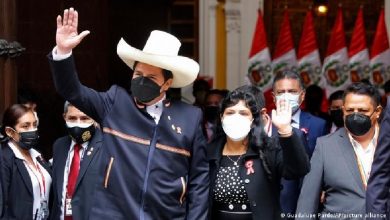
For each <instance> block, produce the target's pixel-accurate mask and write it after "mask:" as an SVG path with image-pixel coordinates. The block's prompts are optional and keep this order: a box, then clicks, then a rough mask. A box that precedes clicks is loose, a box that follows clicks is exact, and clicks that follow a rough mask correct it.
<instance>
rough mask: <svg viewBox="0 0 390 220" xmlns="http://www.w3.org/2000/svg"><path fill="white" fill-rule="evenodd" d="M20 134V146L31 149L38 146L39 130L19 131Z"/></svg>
mask: <svg viewBox="0 0 390 220" xmlns="http://www.w3.org/2000/svg"><path fill="white" fill-rule="evenodd" d="M19 136H20V138H19V142H17V143H18V145H19V147H21V148H23V149H25V150H30V149H31V148H36V147H37V146H38V141H39V134H38V130H35V131H25V132H19Z"/></svg>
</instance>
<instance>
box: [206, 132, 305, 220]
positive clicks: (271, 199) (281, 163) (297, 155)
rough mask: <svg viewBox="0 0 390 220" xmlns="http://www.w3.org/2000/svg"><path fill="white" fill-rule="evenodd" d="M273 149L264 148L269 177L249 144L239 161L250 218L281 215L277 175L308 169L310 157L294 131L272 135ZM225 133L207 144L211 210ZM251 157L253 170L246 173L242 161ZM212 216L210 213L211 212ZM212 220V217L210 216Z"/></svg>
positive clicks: (272, 219) (294, 175) (267, 218)
mask: <svg viewBox="0 0 390 220" xmlns="http://www.w3.org/2000/svg"><path fill="white" fill-rule="evenodd" d="M271 141H272V143H273V144H272V149H271V150H267V151H266V152H265V155H266V159H267V161H268V164H269V167H270V169H271V172H272V180H270V179H269V178H268V175H267V173H266V172H265V170H264V166H263V162H262V159H260V156H259V152H257V151H255V150H253V149H252V148H251V147H249V148H248V150H247V152H246V154H245V155H244V157H243V160H242V161H241V164H240V170H239V175H240V177H241V179H242V180H244V184H245V190H246V192H247V194H248V198H249V201H250V205H251V210H252V216H253V217H252V219H256V220H257V219H261V220H275V219H280V217H281V215H280V205H279V191H280V179H281V177H282V176H283V177H285V178H287V179H294V178H300V177H303V176H304V175H305V174H306V173H307V172H308V171H309V169H310V166H309V159H308V157H307V155H306V154H305V149H304V146H303V144H302V141H301V140H300V138H299V136H298V135H297V134H296V131H294V132H293V135H292V136H291V137H288V138H281V137H273V138H272V140H271ZM225 143H226V137H225V136H222V137H220V138H217V139H215V140H214V141H213V142H211V143H210V144H209V147H208V159H209V162H210V207H211V210H212V207H213V206H212V205H213V204H212V202H213V191H214V190H213V188H214V185H215V181H216V175H217V172H218V169H219V167H220V161H221V158H222V151H223V146H224V144H225ZM248 160H253V168H254V171H255V172H254V173H252V174H249V175H248V174H247V172H246V167H245V162H246V161H248ZM210 216H211V215H210ZM210 220H212V219H210Z"/></svg>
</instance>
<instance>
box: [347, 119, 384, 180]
mask: <svg viewBox="0 0 390 220" xmlns="http://www.w3.org/2000/svg"><path fill="white" fill-rule="evenodd" d="M378 133H379V127H378V126H376V127H375V133H374V136H373V137H372V139H371V141H370V143H369V144H368V146H367V148H366V149H364V148H363V147H362V145H361V144H360V143H359V142H357V141H356V140H355V139H353V137H352V136H351V135H350V134H349V133H348V136H349V139H350V140H351V144H352V146H353V150H354V151H355V154H356V157H357V162H358V163H359V164H360V166H361V168H362V169H363V172H364V178H365V180H364V181H365V182H366V183H365V184H366V185H367V181H368V178H369V177H370V172H371V166H372V162H373V160H374V153H375V148H376V145H377V140H378Z"/></svg>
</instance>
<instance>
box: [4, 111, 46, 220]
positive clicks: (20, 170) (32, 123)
mask: <svg viewBox="0 0 390 220" xmlns="http://www.w3.org/2000/svg"><path fill="white" fill-rule="evenodd" d="M1 133H2V135H4V136H5V137H6V139H4V140H3V141H2V143H1V150H2V163H1V172H2V173H1V174H2V178H1V180H2V187H3V193H4V194H3V195H4V211H3V215H2V216H1V219H23V220H30V219H34V220H35V219H40V220H42V219H47V218H48V216H49V209H48V202H49V201H48V200H49V193H50V186H51V182H52V179H51V176H50V173H51V171H50V166H49V164H48V163H47V162H46V161H44V159H43V158H42V156H41V154H40V153H39V152H38V151H36V150H35V149H34V148H35V147H36V146H37V144H38V138H39V136H38V129H37V119H36V117H35V116H34V113H33V111H32V110H31V109H30V108H28V107H26V106H24V105H21V104H15V105H12V106H10V107H9V108H8V109H6V110H5V112H4V115H3V121H2V129H1Z"/></svg>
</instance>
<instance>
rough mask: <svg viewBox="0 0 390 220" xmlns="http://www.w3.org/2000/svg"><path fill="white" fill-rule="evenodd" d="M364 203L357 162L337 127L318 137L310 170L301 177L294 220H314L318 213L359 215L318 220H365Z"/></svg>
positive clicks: (349, 145) (344, 136) (353, 152)
mask: <svg viewBox="0 0 390 220" xmlns="http://www.w3.org/2000/svg"><path fill="white" fill-rule="evenodd" d="M322 191H325V202H324V203H323V207H322V208H320V207H319V202H320V196H321V192H322ZM365 202H366V199H365V190H364V186H363V182H362V179H361V176H360V172H359V167H358V162H357V160H356V155H355V151H354V149H353V146H352V144H351V142H350V140H349V137H348V134H347V132H346V130H345V129H344V128H340V129H339V130H337V131H336V132H334V133H332V134H329V135H327V136H324V137H321V138H319V139H318V141H317V146H316V148H315V150H314V153H313V157H312V158H311V170H310V172H309V173H308V174H307V175H306V176H305V178H304V181H303V185H302V189H301V193H300V195H299V199H298V206H297V211H296V214H299V215H300V216H299V217H298V218H297V219H313V217H312V218H310V216H309V215H312V216H315V218H314V219H317V217H318V213H321V214H326V213H331V214H333V215H334V214H356V215H360V216H348V215H345V216H335V215H334V216H333V218H332V216H329V217H327V216H322V218H319V219H364V218H363V217H364V214H365ZM354 217H356V218H354Z"/></svg>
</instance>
